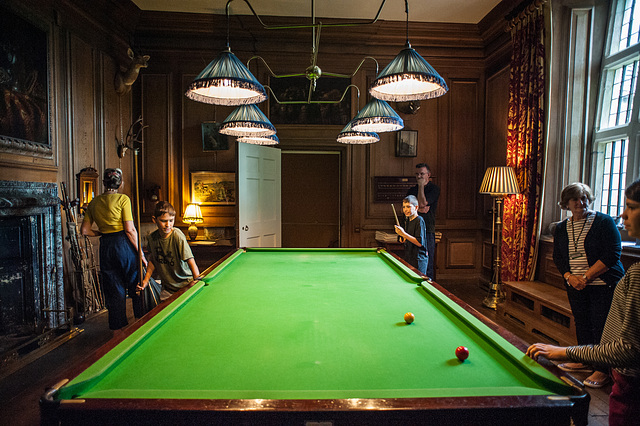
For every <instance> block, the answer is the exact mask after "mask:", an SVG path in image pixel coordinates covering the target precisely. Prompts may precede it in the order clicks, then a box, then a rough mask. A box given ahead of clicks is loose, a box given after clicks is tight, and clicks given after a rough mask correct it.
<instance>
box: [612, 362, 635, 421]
mask: <svg viewBox="0 0 640 426" xmlns="http://www.w3.org/2000/svg"><path fill="white" fill-rule="evenodd" d="M612 375H613V386H612V387H611V395H609V425H611V426H623V425H625V426H626V425H629V426H630V425H637V424H638V422H639V419H640V377H630V376H624V375H622V374H620V373H618V372H617V371H615V370H612Z"/></svg>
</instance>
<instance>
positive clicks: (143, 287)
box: [136, 279, 149, 291]
mask: <svg viewBox="0 0 640 426" xmlns="http://www.w3.org/2000/svg"><path fill="white" fill-rule="evenodd" d="M147 285H149V280H147V279H145V280H142V285H140V283H138V285H137V286H136V291H142V290H144V289H145V288H146V287H147Z"/></svg>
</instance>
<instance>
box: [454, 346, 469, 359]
mask: <svg viewBox="0 0 640 426" xmlns="http://www.w3.org/2000/svg"><path fill="white" fill-rule="evenodd" d="M456 357H457V358H458V359H459V360H460V361H464V360H465V359H467V358H468V357H469V349H467V348H465V347H464V346H458V347H457V348H456Z"/></svg>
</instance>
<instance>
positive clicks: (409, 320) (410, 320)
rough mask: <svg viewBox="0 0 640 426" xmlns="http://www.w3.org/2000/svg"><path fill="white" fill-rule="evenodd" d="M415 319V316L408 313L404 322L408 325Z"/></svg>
mask: <svg viewBox="0 0 640 426" xmlns="http://www.w3.org/2000/svg"><path fill="white" fill-rule="evenodd" d="M415 319H416V317H415V315H413V314H412V313H411V312H407V313H406V314H404V321H405V322H406V323H407V324H411V323H412V322H413V320H415Z"/></svg>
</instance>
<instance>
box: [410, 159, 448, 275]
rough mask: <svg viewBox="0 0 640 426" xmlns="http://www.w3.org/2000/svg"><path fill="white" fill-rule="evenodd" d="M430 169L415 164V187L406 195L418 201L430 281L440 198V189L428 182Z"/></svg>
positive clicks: (433, 267)
mask: <svg viewBox="0 0 640 426" xmlns="http://www.w3.org/2000/svg"><path fill="white" fill-rule="evenodd" d="M430 178H431V169H430V168H429V166H428V165H427V164H426V163H418V164H416V182H417V185H415V186H413V187H411V188H409V190H408V191H407V195H414V196H415V197H416V198H417V199H418V215H419V216H420V217H422V219H424V223H425V225H426V228H427V229H426V231H427V235H426V246H427V252H428V253H429V265H428V267H427V276H428V277H429V278H431V279H433V277H434V272H435V262H436V257H435V250H436V208H437V207H438V198H440V188H439V187H438V186H437V185H435V184H434V183H433V182H431V181H430Z"/></svg>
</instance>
